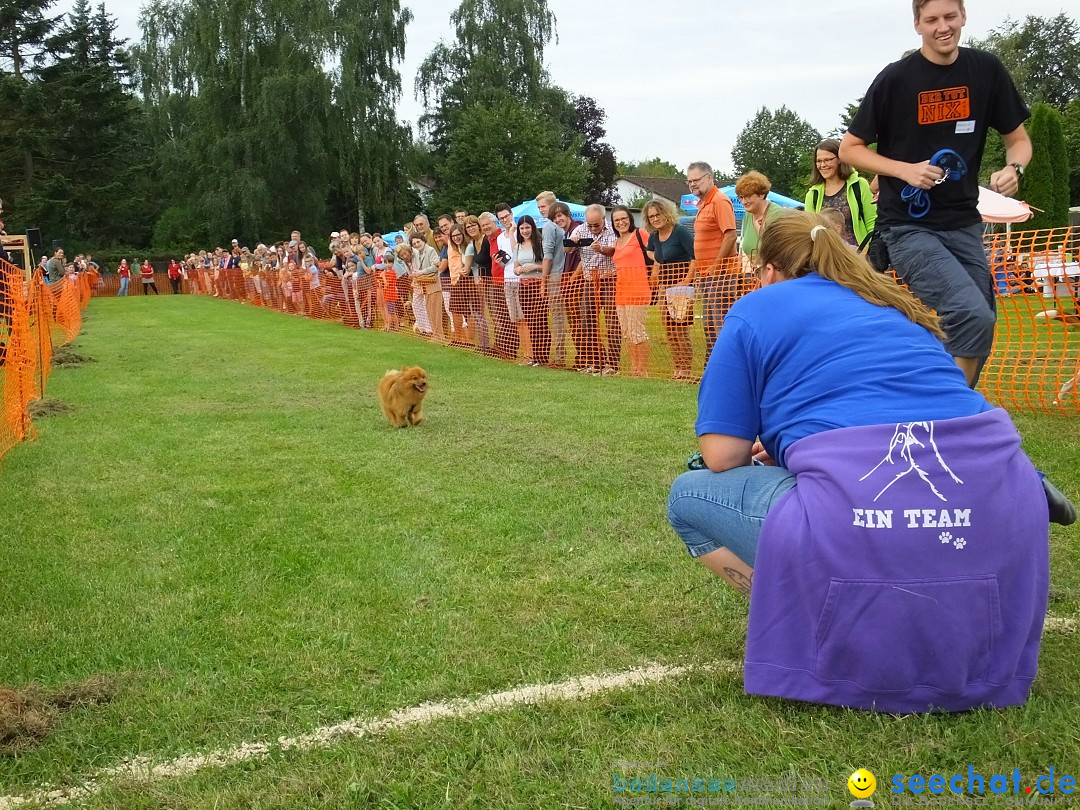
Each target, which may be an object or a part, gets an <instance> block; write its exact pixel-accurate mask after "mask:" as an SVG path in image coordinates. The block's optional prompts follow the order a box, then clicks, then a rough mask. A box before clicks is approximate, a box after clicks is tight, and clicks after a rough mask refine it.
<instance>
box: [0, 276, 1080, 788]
mask: <svg viewBox="0 0 1080 810" xmlns="http://www.w3.org/2000/svg"><path fill="white" fill-rule="evenodd" d="M75 348H76V349H77V351H78V352H79V353H81V354H84V355H86V356H88V357H90V358H92V360H93V362H88V363H85V364H82V365H79V366H76V367H71V368H57V369H55V370H54V373H53V375H52V376H51V378H50V382H49V389H48V391H47V395H48V397H50V398H56V399H58V400H61V401H62V402H63V403H65V404H67V405H68V406H70V408H71V410H70V411H69V412H66V413H62V414H56V415H53V416H48V417H42V418H41V419H40V420H39V421H38V422H37V426H38V430H39V438H38V440H37V441H36V442H34V443H28V444H23V445H20V446H18V447H16V448H15V449H13V450H12V451H11V452H10V453H9V454H8V456H7V457H6V458H5V459H3V461H2V462H0V537H2V538H3V541H4V542H3V547H4V554H3V556H2V557H0V582H2V583H3V601H2V603H0V604H2V605H3V608H4V609H3V610H2V611H0V638H3V648H2V649H3V650H4V654H3V655H2V656H0V684H6V685H10V686H18V687H22V686H25V685H27V684H31V683H37V684H40V685H42V686H45V687H50V688H51V687H58V686H61V685H64V684H71V683H77V682H81V681H84V680H87V679H89V678H92V677H96V676H103V677H106V678H109V679H113V682H114V683H115V686H116V695H115V698H114V699H113V700H112V701H111V702H108V703H106V704H103V705H97V706H87V707H82V708H77V709H75V710H73V711H71V712H70V713H68V714H66V715H64V716H63V717H62V718H61V719H60V721H59V723H58V724H57V726H56V728H55V729H54V730H53V732H52V733H51V734H50V735H49V736H48V737H47V738H46V739H45V741H44V742H43V743H42V744H41V745H39V746H37V747H35V748H31V749H29V750H26V751H23V752H22V753H20V754H19V755H18V756H6V757H0V796H11V795H18V794H22V793H26V792H28V791H31V790H33V789H34V788H35V787H37V786H39V785H41V784H51V785H58V786H63V785H78V784H80V783H81V782H82V781H83V780H84V779H86V778H87V777H89V776H92V775H93V773H94V772H95V770H97V769H100V768H106V767H110V766H113V765H116V764H117V763H119V762H120V761H122V760H124V759H125V758H128V757H132V756H139V755H142V756H148V757H150V758H152V759H154V760H160V761H163V760H167V759H169V758H172V757H176V756H178V755H182V754H186V753H191V752H197V751H208V750H211V749H218V748H230V747H233V746H236V745H238V744H241V743H244V742H249V741H273V740H275V739H276V738H277V737H278V736H280V735H289V736H294V735H301V734H305V733H307V732H309V731H311V730H313V729H314V728H316V727H318V726H322V725H327V724H333V723H338V722H341V721H343V720H345V719H347V718H350V717H355V716H360V717H365V718H375V717H380V716H383V715H386V714H387V713H389V712H391V711H392V710H395V709H401V708H407V707H410V706H414V705H416V704H419V703H422V702H424V701H443V700H448V699H452V698H457V697H477V696H480V695H483V694H486V693H488V692H493V691H500V690H506V689H512V688H514V687H516V686H520V685H524V684H532V683H547V682H552V681H561V680H564V679H566V678H568V677H572V676H578V675H589V674H594V673H601V672H616V671H621V670H624V669H627V668H629V667H633V666H641V665H644V664H647V663H649V662H660V663H664V664H703V663H707V662H712V661H723V660H731V659H736V660H737V659H740V658H741V655H742V651H743V640H744V636H745V625H746V601H745V599H744V598H743V597H742V596H741V595H739V594H737V593H735V592H733V591H731V590H728V589H726V588H725V587H723V586H722V585H720V584H719V583H718V582H716V581H714V580H713V579H712V578H711V577H710V576H709V575H708V574H707V573H706V572H705V571H704V570H703V569H702V568H701V567H700V566H698V565H696V564H694V563H693V562H692V561H691V560H690V559H689V558H688V557H687V556H686V554H685V552H684V551H683V549H682V544H681V542H680V541H679V540H678V538H677V537H676V536H675V535H674V533H673V532H672V531H671V529H670V528H669V527H668V526H667V522H666V518H665V509H664V507H665V499H666V494H667V489H668V487H669V485H670V483H671V481H672V480H673V479H674V477H675V476H676V475H677V474H678V473H679V472H680V471H681V470H682V469H683V464H684V461H685V458H686V456H687V455H688V453H689V452H691V451H692V450H693V449H694V445H695V440H694V437H693V420H694V415H695V400H696V388H694V387H692V386H684V385H678V384H673V383H665V382H659V381H651V380H629V379H623V378H593V377H582V376H581V375H576V374H570V373H566V372H557V371H549V370H545V369H530V368H520V367H517V366H513V365H509V364H504V363H499V362H496V361H492V360H488V359H485V358H482V357H479V356H476V355H474V354H472V353H469V352H465V351H461V350H455V349H448V348H444V347H440V346H436V345H431V344H426V343H423V342H420V341H417V340H414V339H412V338H410V337H407V336H403V335H388V334H383V333H379V332H357V331H355V330H349V329H345V328H343V327H342V326H340V325H338V324H333V323H322V322H315V321H310V320H305V319H301V318H294V317H289V316H286V315H283V314H281V313H277V312H273V311H268V310H261V309H254V308H251V307H246V306H241V305H239V304H234V303H226V302H220V301H214V300H211V299H207V298H203V297H193V296H182V297H162V298H155V297H151V298H141V297H136V298H129V299H126V300H125V299H118V300H117V299H94V300H93V301H92V302H91V305H90V307H89V309H88V310H87V311H86V313H85V322H84V327H83V333H82V335H81V336H80V337H79V339H78V340H77V341H76V344H75ZM404 363H408V364H414V363H418V364H420V365H423V366H424V367H425V368H426V369H427V371H428V374H429V376H430V378H431V380H432V387H431V391H430V394H429V396H428V400H427V405H426V410H427V416H428V418H427V421H426V422H425V423H424V425H423V426H421V427H420V428H418V429H410V430H391V429H390V428H388V427H387V426H386V423H385V420H384V418H383V416H382V414H381V412H380V411H379V409H378V406H377V404H376V402H375V398H374V388H375V384H376V382H377V381H378V379H379V377H381V376H382V373H383V372H384V371H385V370H386V369H387V368H390V367H394V366H399V365H401V364H404ZM1017 421H1018V424H1019V426H1020V428H1021V431H1022V432H1023V434H1024V436H1025V443H1026V446H1027V449H1028V451H1029V453H1030V454H1031V456H1032V458H1033V459H1034V461H1035V462H1036V464H1037V465H1039V466H1040V467H1041V468H1043V469H1045V470H1046V471H1048V472H1049V473H1050V474H1051V475H1052V476H1053V477H1054V479H1055V480H1056V481H1057V482H1058V484H1059V485H1060V486H1061V488H1062V489H1064V490H1065V491H1067V492H1070V493H1073V494H1076V493H1078V492H1080V430H1078V429H1077V422H1076V421H1075V420H1072V421H1067V420H1065V419H1062V418H1061V417H1056V416H1020V417H1019V418H1018V420H1017ZM1018 508H1023V504H1018ZM1077 537H1078V533H1077V531H1076V530H1075V527H1072V528H1070V529H1061V528H1060V527H1056V526H1055V527H1054V528H1053V531H1052V538H1051V543H1052V549H1051V554H1052V567H1053V570H1052V588H1053V592H1052V597H1051V612H1052V613H1053V614H1055V615H1057V616H1062V617H1074V616H1077V615H1080V573H1078V565H1077V564H1078V562H1080V551H1078V549H1077V543H1076V540H1077ZM1078 659H1080V650H1078V648H1077V645H1076V637H1075V636H1074V635H1071V634H1070V633H1069V632H1068V631H1062V630H1058V631H1053V632H1048V634H1047V636H1046V638H1045V641H1044V644H1043V653H1042V659H1041V664H1042V668H1041V671H1040V676H1039V679H1038V680H1037V682H1036V685H1035V689H1034V694H1033V697H1032V699H1031V701H1030V702H1029V703H1028V704H1027V705H1026V706H1025V707H1023V708H1021V709H1014V710H1009V711H1003V712H972V713H968V714H965V715H959V716H936V717H918V718H912V717H909V718H903V719H900V718H894V717H888V716H874V715H867V714H861V713H856V712H848V711H840V710H835V709H828V708H823V707H815V706H808V705H801V704H795V703H789V702H783V701H777V700H762V699H758V698H750V697H747V696H745V695H744V694H743V693H742V685H741V678H740V677H738V676H732V675H730V674H724V673H708V672H701V671H694V672H692V673H691V674H689V675H686V676H683V677H680V678H677V679H674V680H671V681H667V682H664V683H660V684H656V685H653V686H649V687H645V688H640V689H635V690H623V691H614V692H610V693H607V694H604V695H600V696H596V697H593V698H589V699H586V700H584V701H579V702H567V703H551V704H544V705H540V706H536V707H528V708H515V709H512V710H509V711H506V712H502V713H495V714H487V715H483V716H476V717H472V718H466V719H456V720H441V721H436V722H434V723H432V724H430V725H427V726H423V727H418V728H411V729H405V730H399V731H393V732H390V733H388V734H385V735H380V736H374V737H370V738H364V739H361V740H345V741H342V742H339V743H338V744H336V745H334V746H332V747H330V748H328V749H325V750H316V751H307V752H300V751H290V752H281V751H275V752H272V754H271V756H270V757H269V758H268V759H266V760H260V761H257V762H248V763H245V764H242V765H236V766H232V767H228V768H224V769H217V770H210V771H205V772H202V773H200V774H198V775H196V776H192V777H187V778H183V779H176V780H168V781H161V782H156V783H154V784H152V785H150V786H146V785H132V784H126V783H124V782H123V781H119V782H114V783H111V784H109V785H108V786H106V788H105V790H104V792H102V793H101V794H100V795H97V796H96V797H92V798H89V799H86V800H84V801H83V802H82V803H81V805H80V806H86V807H95V808H114V807H136V808H159V807H167V808H181V807H183V808H188V807H191V808H196V807H198V808H203V807H205V808H249V807H256V808H264V807H273V808H278V807H280V808H285V807H288V808H298V809H299V808H311V807H326V808H337V807H380V808H381V807H397V808H412V807H447V808H450V807H604V806H607V807H610V806H612V800H613V793H612V771H613V768H612V763H613V762H616V761H638V762H640V761H643V760H661V761H663V762H664V763H666V764H665V766H664V769H663V773H662V775H665V774H666V775H668V776H672V777H676V778H678V777H680V776H685V777H688V778H695V777H702V778H707V777H715V778H720V779H722V778H728V777H731V778H747V777H755V776H756V777H763V776H766V775H774V776H775V775H779V774H783V773H786V772H794V773H796V774H798V775H799V776H800V777H804V778H811V777H813V778H818V779H825V780H828V782H829V783H830V785H835V786H836V789H835V790H833V791H832V792H831V793H830V795H831V796H832V797H834V798H835V803H834V804H833V806H837V807H839V806H845V805H846V804H847V802H849V801H850V800H851V798H852V797H851V796H849V795H847V793H846V791H844V790H843V786H842V785H843V782H844V780H845V779H846V778H847V775H848V774H849V773H850V772H851V771H852V770H853V769H854V768H856V767H859V766H865V767H868V768H869V769H870V770H872V771H873V772H875V773H876V774H877V775H878V779H879V780H881V781H887V779H888V776H887V775H889V774H893V773H898V772H906V773H914V772H917V771H921V772H923V773H932V772H935V771H937V772H949V773H952V772H956V771H960V770H962V771H963V772H965V773H966V769H967V765H968V764H969V763H972V764H974V765H975V766H976V769H977V770H981V771H982V772H984V773H987V774H989V773H992V772H995V771H996V772H1008V773H1011V772H1012V770H1013V769H1014V768H1019V769H1020V770H1021V772H1022V773H1024V774H1030V775H1031V776H1032V777H1034V776H1035V775H1037V774H1039V773H1045V772H1047V771H1048V769H1049V767H1050V766H1054V767H1055V770H1056V771H1057V772H1058V774H1059V775H1060V774H1061V773H1062V772H1065V773H1072V774H1073V775H1074V776H1080V774H1077V773H1076V771H1077V770H1080V732H1077V723H1076V707H1077V706H1078V705H1080V678H1077V672H1078ZM615 771H616V772H617V773H619V774H621V775H623V776H629V775H632V774H633V773H635V771H634V770H633V769H626V768H622V767H620V768H616V769H615ZM647 774H648V772H647V771H641V775H643V776H645V775H647ZM883 775H886V776H884V778H883ZM0 806H2V799H0Z"/></svg>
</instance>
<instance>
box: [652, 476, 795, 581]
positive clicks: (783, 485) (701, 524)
mask: <svg viewBox="0 0 1080 810" xmlns="http://www.w3.org/2000/svg"><path fill="white" fill-rule="evenodd" d="M794 486H795V476H794V475H792V474H791V473H790V472H788V471H787V470H785V469H784V468H783V467H759V466H752V467H735V468H733V469H730V470H725V471H724V472H719V473H716V472H713V471H712V470H691V471H690V472H685V473H683V474H682V475H680V476H679V477H678V478H676V479H675V483H674V484H672V485H671V495H670V496H669V498H668V520H669V521H670V522H671V526H672V528H673V529H675V531H676V533H677V534H678V535H679V537H681V538H682V541H683V542H684V543H686V550H687V551H689V552H690V556H691V557H700V556H701V555H702V554H708V553H709V552H710V551H716V550H717V549H719V548H726V549H728V550H729V551H731V552H732V553H733V554H734V555H735V556H736V557H738V558H739V559H740V560H742V561H743V562H744V563H746V564H747V565H749V566H750V567H751V568H752V567H753V566H754V559H755V557H756V556H757V544H758V537H759V536H760V535H761V525H762V524H763V523H764V522H765V516H766V515H768V514H769V510H770V509H772V507H773V504H775V503H776V502H777V501H778V500H780V497H781V496H782V495H784V493H786V492H787V491H788V490H790V489H791V488H792V487H794Z"/></svg>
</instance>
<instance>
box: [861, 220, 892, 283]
mask: <svg viewBox="0 0 1080 810" xmlns="http://www.w3.org/2000/svg"><path fill="white" fill-rule="evenodd" d="M859 252H860V253H862V254H863V255H865V256H866V260H867V261H868V262H870V266H871V267H873V268H874V269H875V270H877V271H878V272H879V273H885V272H887V271H888V270H889V268H890V267H892V261H891V260H890V259H889V247H888V245H886V244H885V240H884V239H882V238H881V233H880V232H879V231H878V229H877V228H874V230H872V231H870V233H868V234H867V235H866V236H865V238H864V239H863V240H862V242H860V243H859Z"/></svg>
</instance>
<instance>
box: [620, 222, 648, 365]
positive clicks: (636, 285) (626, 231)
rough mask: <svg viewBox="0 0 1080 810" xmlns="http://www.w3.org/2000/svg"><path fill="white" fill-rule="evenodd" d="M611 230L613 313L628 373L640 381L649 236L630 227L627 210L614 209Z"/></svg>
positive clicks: (644, 355)
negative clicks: (627, 352) (627, 350)
mask: <svg viewBox="0 0 1080 810" xmlns="http://www.w3.org/2000/svg"><path fill="white" fill-rule="evenodd" d="M611 227H612V229H613V230H614V231H615V236H616V239H615V254H614V255H613V256H612V257H611V258H612V261H614V262H615V311H616V312H617V313H618V315H619V327H620V328H621V330H622V334H623V340H625V341H626V342H627V343H628V344H629V345H630V373H631V374H632V375H633V376H635V377H644V376H645V375H646V374H648V371H649V333H648V332H647V331H646V329H645V317H646V315H647V314H648V311H649V302H650V300H651V299H652V290H651V288H650V287H649V271H648V269H647V265H648V263H649V262H651V261H652V256H650V255H649V253H648V251H647V250H646V248H645V245H646V244H647V243H648V241H649V234H648V233H646V232H645V231H643V230H641V229H640V228H635V227H634V220H633V217H632V216H631V214H630V211H629V209H627V208H624V207H623V206H621V205H620V206H618V207H616V208H615V209H614V210H613V211H612V212H611Z"/></svg>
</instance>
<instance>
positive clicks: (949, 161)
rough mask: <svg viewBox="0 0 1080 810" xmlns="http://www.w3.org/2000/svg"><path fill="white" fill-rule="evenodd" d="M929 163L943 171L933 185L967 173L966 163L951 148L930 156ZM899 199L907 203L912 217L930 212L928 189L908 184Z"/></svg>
mask: <svg viewBox="0 0 1080 810" xmlns="http://www.w3.org/2000/svg"><path fill="white" fill-rule="evenodd" d="M930 165H931V166H937V167H938V168H939V169H941V170H942V171H943V172H945V173H944V174H943V175H941V177H939V178H938V179H937V180H935V181H934V185H935V186H940V185H941V184H942V183H944V182H945V181H946V180H959V179H960V178H961V177H963V176H964V175H965V174H967V164H966V163H965V162H964V159H963V158H962V157H960V155H958V154H957V153H956V152H954V151H953V150H952V149H942V150H941V151H939V152H937V153H936V154H935V155H934V156H933V157H932V158H930ZM900 199H901V200H903V201H904V202H906V203H907V204H908V214H910V215H911V218H912V219H921V218H922V217H925V216H926V215H927V214H928V213H930V193H929V190H928V189H925V188H916V187H915V186H912V185H908V186H906V187H905V188H904V190H903V191H901V192H900Z"/></svg>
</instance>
